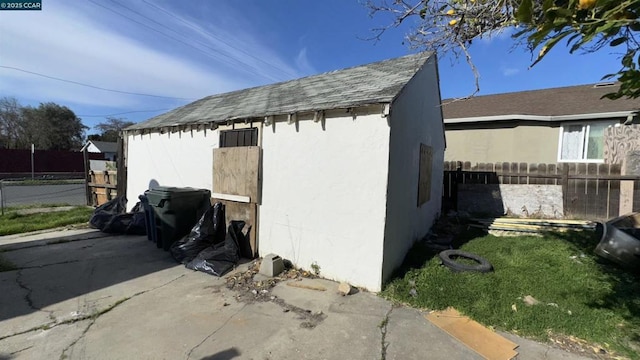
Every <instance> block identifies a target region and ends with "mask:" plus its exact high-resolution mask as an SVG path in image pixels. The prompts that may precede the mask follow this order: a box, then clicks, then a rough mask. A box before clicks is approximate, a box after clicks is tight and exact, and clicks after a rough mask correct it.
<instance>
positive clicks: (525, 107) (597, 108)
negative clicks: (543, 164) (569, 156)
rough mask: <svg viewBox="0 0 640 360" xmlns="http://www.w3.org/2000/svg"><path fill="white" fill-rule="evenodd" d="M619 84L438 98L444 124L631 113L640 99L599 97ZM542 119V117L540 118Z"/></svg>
mask: <svg viewBox="0 0 640 360" xmlns="http://www.w3.org/2000/svg"><path fill="white" fill-rule="evenodd" d="M618 87H619V84H614V83H609V84H591V85H579V86H570V87H562V88H552V89H543V90H532V91H521V92H513V93H506V94H496V95H485V96H476V97H472V98H470V99H468V100H459V101H452V100H453V99H445V100H442V103H443V104H445V105H444V106H443V116H444V119H445V123H447V122H455V119H467V118H473V119H475V121H491V120H493V119H492V117H493V118H496V117H501V116H512V115H513V119H518V118H527V117H533V116H540V117H548V121H553V120H554V117H557V120H561V119H562V116H568V115H583V114H585V115H586V114H607V113H622V112H634V111H638V110H639V109H640V99H618V100H609V99H602V96H603V95H605V94H608V93H611V92H615V91H616V90H617V88H618ZM541 120H542V119H541Z"/></svg>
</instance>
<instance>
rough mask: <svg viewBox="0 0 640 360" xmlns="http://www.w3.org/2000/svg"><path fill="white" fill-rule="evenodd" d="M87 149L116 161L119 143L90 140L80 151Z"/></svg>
mask: <svg viewBox="0 0 640 360" xmlns="http://www.w3.org/2000/svg"><path fill="white" fill-rule="evenodd" d="M85 149H86V150H87V152H90V153H100V154H103V155H104V159H105V160H108V161H116V157H117V155H118V143H115V142H106V141H93V140H89V141H87V143H86V144H85V145H84V146H83V147H82V149H81V150H80V151H84V150H85Z"/></svg>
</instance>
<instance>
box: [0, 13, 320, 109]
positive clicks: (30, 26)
mask: <svg viewBox="0 0 640 360" xmlns="http://www.w3.org/2000/svg"><path fill="white" fill-rule="evenodd" d="M104 4H106V5H108V6H110V7H113V9H114V10H116V11H117V12H119V13H122V14H125V13H126V14H127V16H128V17H130V18H129V19H127V18H123V17H121V16H119V15H118V14H116V13H114V12H112V11H107V10H105V9H104V8H103V7H100V6H96V5H95V4H92V3H87V2H80V3H77V4H76V3H75V2H74V4H73V6H70V5H69V3H67V2H63V1H55V0H49V1H48V2H47V7H46V9H44V10H43V11H37V12H36V11H30V12H3V13H2V14H0V34H1V35H0V37H1V38H2V41H1V42H0V52H1V53H2V54H3V55H2V57H1V58H0V65H4V66H12V67H16V68H21V69H25V70H28V71H33V72H37V73H41V74H46V75H48V76H52V77H56V78H62V79H66V80H70V81H75V82H80V83H87V84H94V85H96V86H99V87H104V88H109V89H118V90H121V91H126V92H135V93H146V94H157V95H161V96H171V97H178V98H201V97H204V96H207V95H211V94H215V93H221V92H226V91H231V90H235V89H239V88H244V87H249V86H254V85H258V84H263V83H268V82H274V81H281V80H286V79H290V78H294V77H298V76H300V74H301V73H306V72H307V71H308V70H309V69H312V68H310V67H304V68H301V66H299V65H300V64H302V65H305V64H306V65H308V63H309V62H308V59H304V58H301V61H302V62H301V63H300V64H299V63H298V62H296V61H293V62H292V64H291V65H289V64H287V63H286V62H285V61H283V60H281V59H282V58H281V57H280V56H278V54H276V53H275V52H274V51H273V50H271V49H270V46H269V44H268V43H261V42H258V40H257V39H259V38H260V37H259V36H255V37H253V36H252V34H251V29H250V28H247V27H246V26H242V27H231V28H229V29H228V30H230V31H233V33H229V31H223V29H222V28H217V27H213V26H212V25H211V23H210V22H200V23H199V22H198V20H197V19H194V18H192V17H190V15H189V14H186V13H183V14H180V13H179V12H178V11H177V9H171V11H169V12H166V13H165V14H164V15H162V11H161V9H162V8H161V7H160V6H157V8H156V9H154V8H153V6H148V4H147V5H145V4H140V3H136V2H131V3H124V2H123V3H122V4H123V7H124V8H119V7H118V6H117V5H114V3H112V2H109V3H104ZM136 6H137V7H136ZM162 6H169V5H162ZM127 9H128V10H127ZM183 10H185V9H183ZM188 10H192V9H191V8H189V9H188ZM127 11H129V12H128V13H127ZM136 14H137V15H136ZM131 19H134V20H135V21H132V20H131ZM149 19H154V21H153V22H151V21H149ZM154 22H155V23H154ZM140 23H146V25H147V26H146V27H145V26H141V25H140ZM157 23H159V24H165V26H164V27H163V26H159V25H158V24H157ZM34 24H37V25H34ZM152 27H153V28H155V29H156V30H158V31H152V29H151V28H152ZM159 32H164V33H172V32H173V33H172V34H173V36H175V37H176V38H178V39H182V40H180V41H173V40H171V39H168V38H165V37H163V35H161V34H160V33H159ZM305 56H306V55H305ZM0 91H2V93H4V94H7V95H9V96H16V97H18V98H19V99H20V98H22V99H29V100H33V101H36V102H37V101H57V102H62V103H65V104H69V103H73V104H82V105H95V106H101V107H111V108H117V109H120V108H135V107H138V108H140V107H149V106H154V105H152V104H156V103H161V102H162V101H159V100H153V99H144V98H142V99H141V98H140V97H136V96H135V95H126V94H116V93H105V92H104V91H100V90H97V89H95V90H91V89H89V90H88V89H86V88H83V87H80V86H75V85H73V84H66V83H63V82H56V81H55V80H51V79H43V78H38V77H36V76H34V75H31V74H27V73H21V72H17V71H11V70H9V69H0ZM168 103H171V104H172V105H175V106H179V105H182V104H183V103H184V102H180V101H170V102H169V101H167V102H165V104H168ZM164 106H166V105H163V106H161V107H164Z"/></svg>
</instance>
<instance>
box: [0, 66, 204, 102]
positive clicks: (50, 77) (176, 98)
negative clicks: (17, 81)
mask: <svg viewBox="0 0 640 360" xmlns="http://www.w3.org/2000/svg"><path fill="white" fill-rule="evenodd" d="M0 68H3V69H9V70H15V71H20V72H23V73H27V74H31V75H37V76H41V77H43V78H47V79H52V80H57V81H62V82H66V83H70V84H75V85H80V86H85V87H88V88H92V89H98V90H102V91H110V92H115V93H120V94H127V95H137V96H150V97H156V98H163V99H175V100H189V101H193V100H195V99H188V98H179V97H173V96H162V95H152V94H143V93H135V92H129V91H122V90H114V89H107V88H103V87H100V86H95V85H89V84H85V83H81V82H78V81H73V80H67V79H62V78H58V77H55V76H49V75H45V74H41V73H37V72H35V71H29V70H25V69H21V68H17V67H13V66H4V65H0Z"/></svg>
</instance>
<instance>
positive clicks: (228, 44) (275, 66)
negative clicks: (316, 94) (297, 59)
mask: <svg viewBox="0 0 640 360" xmlns="http://www.w3.org/2000/svg"><path fill="white" fill-rule="evenodd" d="M111 1H113V2H116V1H115V0H111ZM142 2H144V3H146V4H148V5H150V6H153V7H154V8H156V9H158V10H160V11H162V12H163V13H165V14H167V15H169V16H171V17H173V18H174V19H177V20H178V21H180V22H182V23H183V24H185V25H187V26H189V27H193V25H192V24H190V23H189V22H187V21H185V20H184V19H182V18H181V17H179V16H177V15H176V14H174V13H172V12H170V11H168V10H167V9H165V8H163V7H161V6H159V5H157V4H154V3H152V2H149V1H147V0H142ZM120 6H123V5H122V4H120ZM205 33H206V34H207V35H209V36H211V37H212V38H214V39H216V40H218V41H220V42H221V43H223V44H225V45H227V46H228V47H230V48H232V49H234V50H237V51H239V52H241V53H243V54H245V55H247V56H249V57H251V58H253V59H255V60H257V61H259V62H261V63H263V64H265V65H267V66H270V67H272V68H273V69H275V70H278V71H280V72H282V73H283V74H285V75H287V76H293V75H295V74H291V73H290V72H289V71H288V70H285V69H283V68H281V67H279V66H277V65H275V64H272V63H269V62H267V61H265V60H263V59H261V58H259V57H257V56H255V55H253V54H251V53H249V52H247V51H245V50H243V49H241V48H239V47H236V46H234V45H233V44H232V43H230V42H228V41H225V40H224V39H223V38H222V37H220V36H217V35H215V34H213V33H210V32H205Z"/></svg>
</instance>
